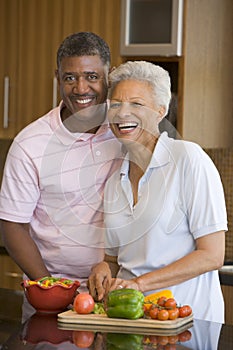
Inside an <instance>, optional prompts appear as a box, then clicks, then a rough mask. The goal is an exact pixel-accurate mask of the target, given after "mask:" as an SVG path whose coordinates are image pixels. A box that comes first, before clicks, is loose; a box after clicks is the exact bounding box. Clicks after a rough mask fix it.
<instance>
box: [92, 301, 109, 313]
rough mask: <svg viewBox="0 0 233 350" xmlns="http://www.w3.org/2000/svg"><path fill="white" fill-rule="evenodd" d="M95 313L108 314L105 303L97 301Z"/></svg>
mask: <svg viewBox="0 0 233 350" xmlns="http://www.w3.org/2000/svg"><path fill="white" fill-rule="evenodd" d="M93 314H99V315H101V314H106V312H105V309H104V304H103V303H95V307H94V310H93Z"/></svg>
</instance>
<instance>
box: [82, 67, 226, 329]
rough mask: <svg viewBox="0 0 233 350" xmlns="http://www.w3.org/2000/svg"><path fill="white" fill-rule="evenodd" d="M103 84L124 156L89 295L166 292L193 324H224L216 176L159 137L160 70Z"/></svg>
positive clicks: (164, 97) (163, 96)
mask: <svg viewBox="0 0 233 350" xmlns="http://www.w3.org/2000/svg"><path fill="white" fill-rule="evenodd" d="M110 83H111V87H110V90H109V98H110V106H109V114H108V117H109V121H110V125H111V129H112V131H113V133H114V134H115V136H116V137H117V138H118V139H119V140H120V142H121V143H122V144H123V145H124V147H125V148H126V150H127V155H126V158H125V159H124V161H123V164H122V167H121V169H120V170H119V171H117V172H116V173H114V174H113V176H112V177H111V178H110V179H109V180H108V182H107V184H106V187H105V193H104V196H105V208H104V209H105V224H106V237H105V240H106V248H105V253H106V256H105V262H102V263H100V264H98V265H97V266H96V267H95V268H93V270H92V274H91V276H90V278H89V287H90V292H91V293H92V295H94V294H95V293H97V294H98V299H101V298H103V296H104V294H105V293H106V292H107V291H108V290H109V289H108V288H107V286H108V285H109V286H110V290H113V289H116V288H122V287H123V288H134V289H137V290H140V291H141V292H143V293H144V294H148V293H152V292H154V291H158V290H161V289H165V288H169V289H170V290H171V291H172V292H173V295H174V297H175V298H176V300H177V301H178V302H179V303H181V304H189V305H191V306H192V309H193V312H194V315H195V317H196V318H201V319H204V320H210V321H216V322H220V323H223V322H224V303H223V297H222V293H221V287H220V283H219V277H218V271H217V270H218V269H219V268H220V267H221V266H222V264H223V261H224V251H225V231H226V230H227V215H226V207H225V200H224V193H223V187H222V183H221V180H220V176H219V174H218V171H217V169H216V167H215V166H214V164H213V162H212V161H211V159H210V158H209V157H208V156H207V154H206V153H205V152H204V151H203V150H202V149H201V148H200V147H199V146H198V145H197V144H195V143H192V142H187V141H183V140H174V139H172V138H169V137H168V136H167V133H166V132H164V133H162V134H161V135H160V133H159V128H158V125H159V122H160V121H161V120H162V119H163V118H164V117H165V116H166V114H167V112H168V108H169V102H170V98H171V91H170V78H169V75H168V73H167V72H166V71H165V70H164V69H162V68H161V67H159V66H156V65H154V64H152V63H149V62H143V61H140V62H139V61H135V62H127V63H125V64H122V65H120V66H119V67H118V68H117V69H115V70H114V71H113V72H112V73H111V74H110ZM194 122H195V121H194ZM106 263H108V265H107V264H106ZM116 264H117V269H116V271H117V276H116V277H117V278H116V279H111V274H110V270H109V266H110V267H112V266H113V265H114V266H116Z"/></svg>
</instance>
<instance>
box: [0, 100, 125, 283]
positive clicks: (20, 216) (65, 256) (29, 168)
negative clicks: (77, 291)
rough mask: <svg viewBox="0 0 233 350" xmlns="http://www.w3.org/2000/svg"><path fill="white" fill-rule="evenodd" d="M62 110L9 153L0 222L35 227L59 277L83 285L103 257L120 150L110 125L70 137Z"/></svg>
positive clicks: (30, 128) (29, 130)
mask: <svg viewBox="0 0 233 350" xmlns="http://www.w3.org/2000/svg"><path fill="white" fill-rule="evenodd" d="M61 105H62V104H60V106H59V107H57V108H55V109H53V110H52V111H50V112H49V113H48V114H47V115H45V116H43V117H42V118H40V119H38V120H36V121H35V122H33V123H31V124H30V125H29V126H27V127H26V128H25V129H24V130H23V131H21V132H20V133H19V134H18V135H17V137H16V138H15V140H14V141H13V144H12V146H11V148H10V150H9V153H8V156H7V161H6V164H5V170H4V176H3V182H2V189H1V194H0V218H1V219H4V220H8V221H12V222H18V223H30V234H31V236H32V237H33V239H34V241H35V243H36V244H37V246H38V248H39V250H40V252H41V255H42V258H43V260H44V262H45V264H46V266H47V268H48V270H49V271H50V273H51V274H52V275H54V276H56V275H59V276H65V277H68V278H77V279H80V280H82V278H83V279H86V278H87V277H88V276H89V273H90V269H91V267H92V266H93V264H96V263H97V262H99V261H101V260H102V259H103V256H104V246H103V240H104V238H103V188H104V185H105V182H106V179H107V178H108V177H109V176H110V174H111V173H112V172H113V171H114V170H115V168H116V167H117V166H119V165H117V162H116V159H117V158H118V157H119V156H120V155H121V144H120V143H119V142H118V140H117V139H116V138H115V137H114V136H113V134H112V132H111V130H110V128H109V126H108V124H107V123H106V124H103V125H102V126H101V127H100V128H99V130H98V132H97V133H96V134H88V133H85V134H80V133H71V132H69V131H68V130H67V129H66V128H65V127H64V125H63V123H62V121H61V118H60V109H61Z"/></svg>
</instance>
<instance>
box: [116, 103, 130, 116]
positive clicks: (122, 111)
mask: <svg viewBox="0 0 233 350" xmlns="http://www.w3.org/2000/svg"><path fill="white" fill-rule="evenodd" d="M117 112H118V113H117V114H118V116H119V117H120V118H127V117H129V116H130V115H131V112H130V106H129V104H128V103H121V104H120V106H119V109H118V111H117Z"/></svg>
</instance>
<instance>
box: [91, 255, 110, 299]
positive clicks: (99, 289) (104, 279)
mask: <svg viewBox="0 0 233 350" xmlns="http://www.w3.org/2000/svg"><path fill="white" fill-rule="evenodd" d="M111 280H112V274H111V270H110V268H109V265H108V263H106V262H105V261H103V262H101V263H99V264H97V265H95V266H94V267H93V268H92V270H91V274H90V276H89V279H88V288H89V292H90V294H91V295H92V297H93V298H94V300H96V301H100V300H102V299H103V298H104V296H105V295H106V294H107V293H108V291H109V287H110V285H111Z"/></svg>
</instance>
